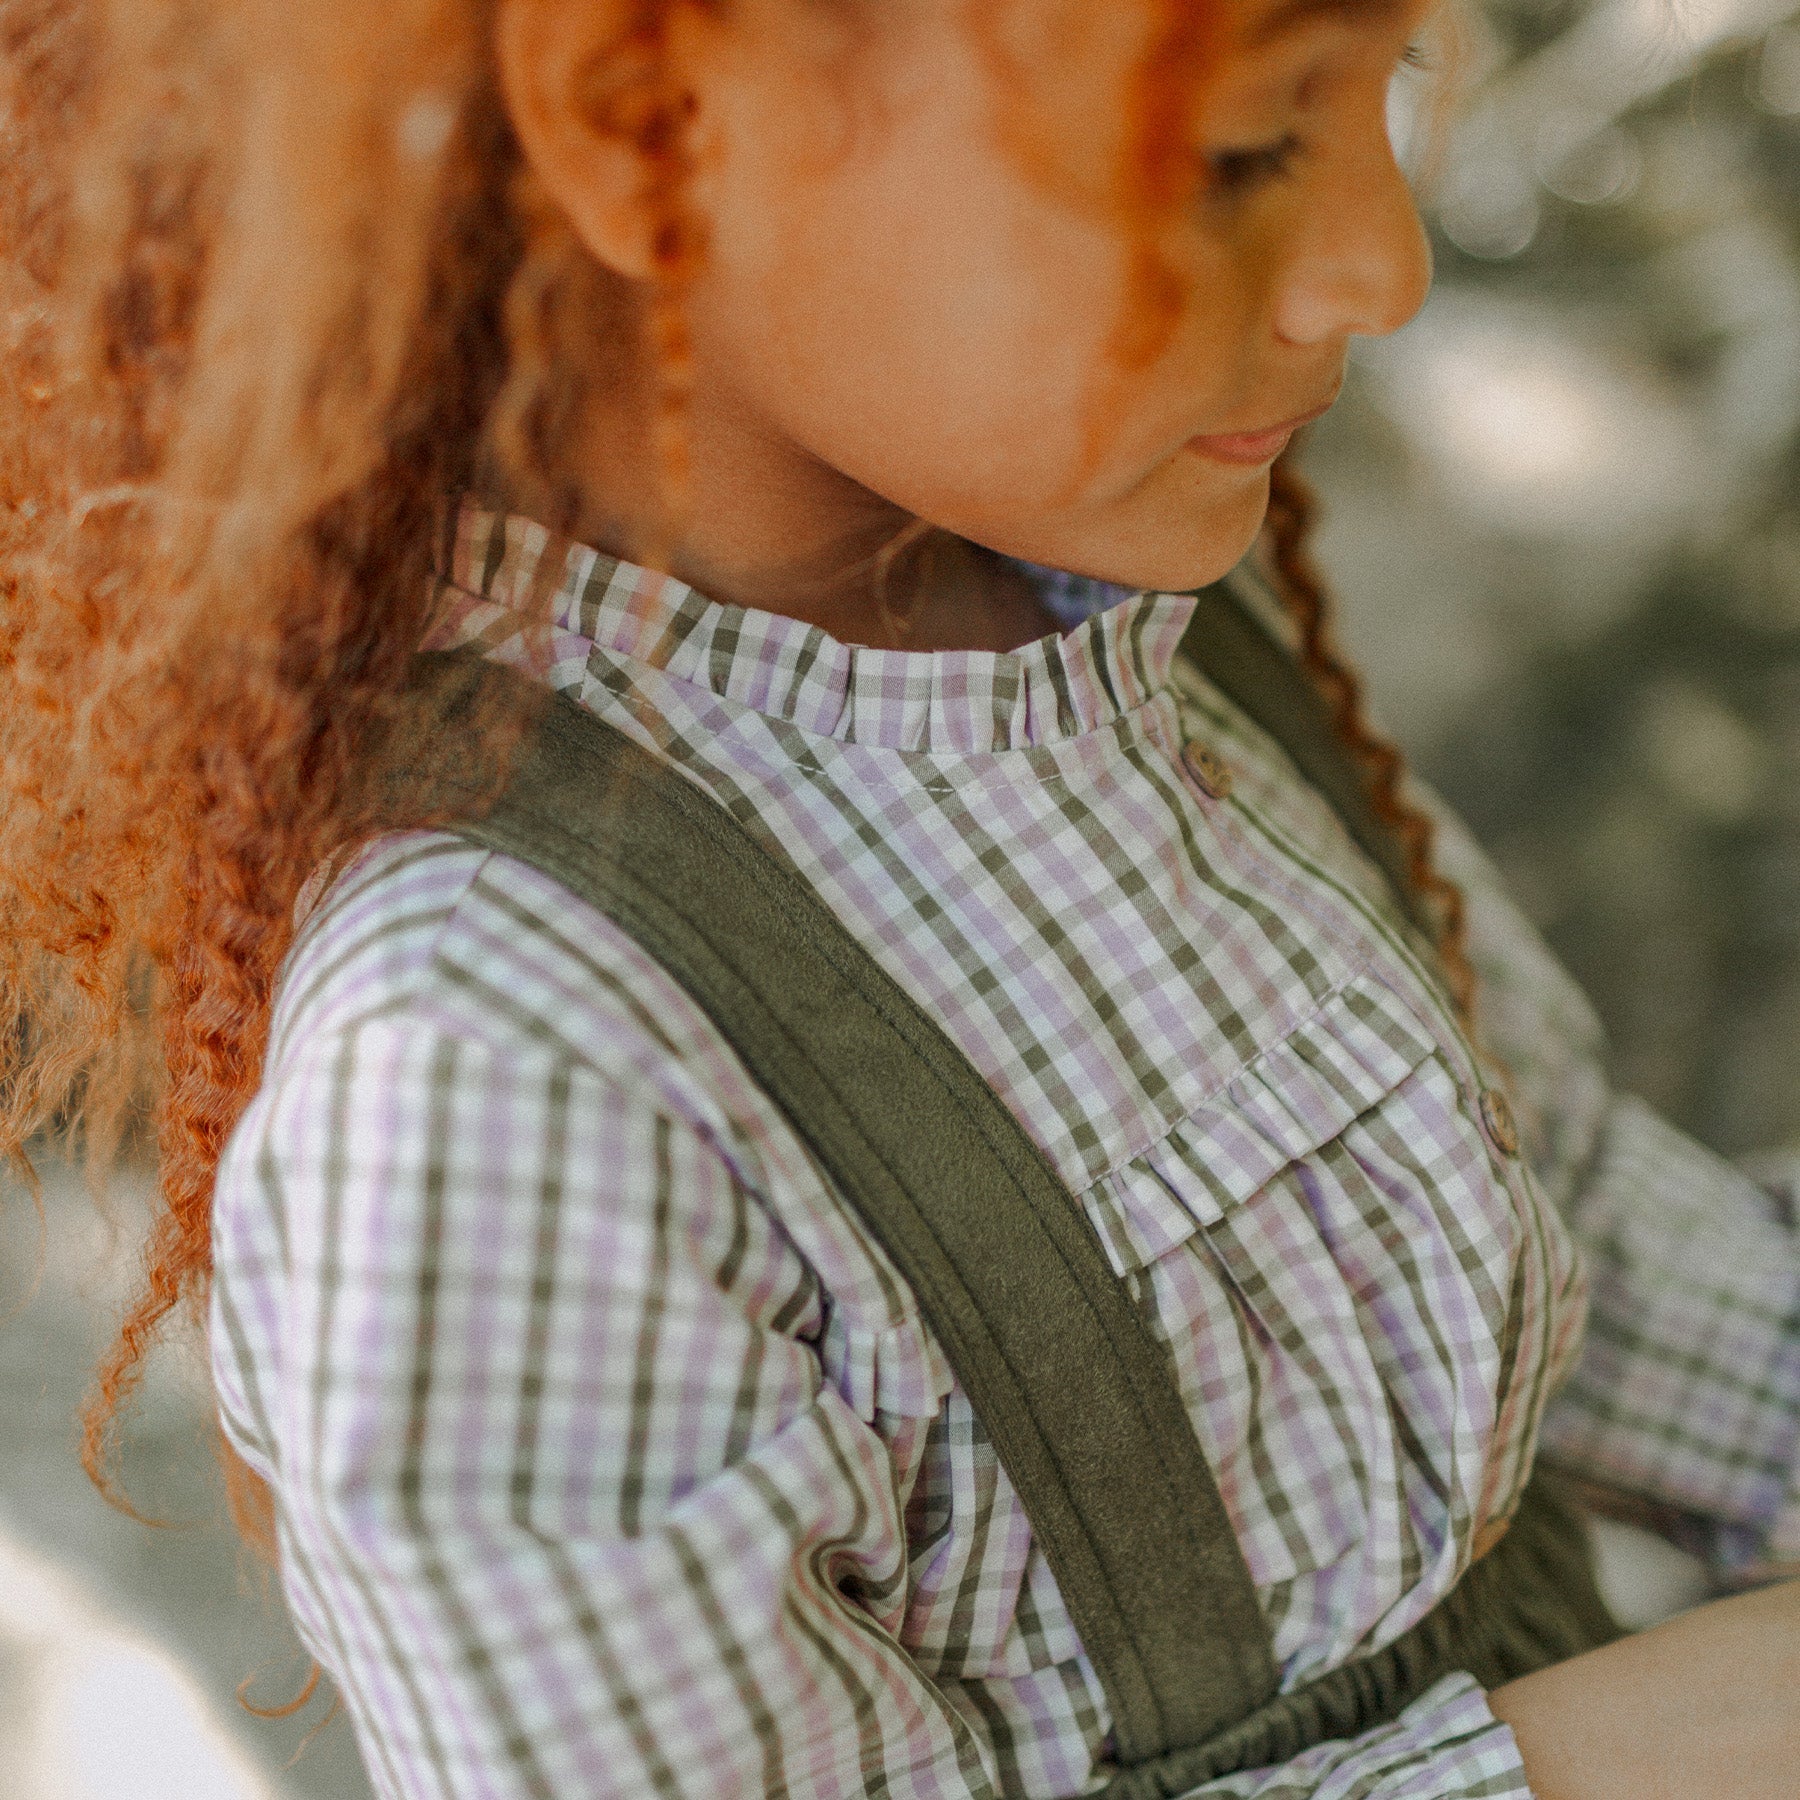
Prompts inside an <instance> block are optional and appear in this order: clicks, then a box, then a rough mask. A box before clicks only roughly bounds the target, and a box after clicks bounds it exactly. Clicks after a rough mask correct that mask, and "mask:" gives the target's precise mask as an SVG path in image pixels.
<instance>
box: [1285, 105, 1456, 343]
mask: <svg viewBox="0 0 1800 1800" xmlns="http://www.w3.org/2000/svg"><path fill="white" fill-rule="evenodd" d="M1333 173H1334V177H1335V178H1334V179H1331V180H1328V181H1326V182H1323V183H1321V184H1320V189H1319V192H1318V194H1317V197H1316V202H1315V204H1314V205H1313V206H1312V207H1311V208H1310V209H1309V212H1310V218H1309V223H1308V228H1307V229H1306V230H1305V232H1304V233H1303V234H1302V239H1301V243H1300V245H1299V247H1298V250H1297V253H1296V255H1295V256H1294V259H1293V261H1292V262H1291V263H1290V264H1289V266H1288V274H1287V280H1286V281H1285V282H1284V284H1283V286H1282V289H1281V292H1280V294H1279V295H1278V296H1277V301H1276V313H1275V330H1276V334H1277V335H1278V336H1280V337H1282V338H1284V339H1286V340H1287V341H1288V342H1289V343H1291V344H1296V345H1303V346H1311V345H1316V344H1322V343H1328V342H1330V341H1331V340H1333V339H1339V340H1341V339H1343V338H1345V337H1382V336H1385V335H1386V334H1387V333H1388V332H1390V331H1398V330H1399V329H1400V327H1401V326H1402V325H1404V324H1405V323H1406V322H1407V320H1408V319H1410V318H1411V317H1412V316H1413V314H1414V313H1416V312H1417V311H1418V310H1419V308H1420V307H1421V306H1422V305H1424V303H1425V295H1426V292H1427V290H1428V289H1429V288H1430V286H1431V246H1430V243H1429V242H1428V241H1427V239H1426V236H1425V227H1424V225H1423V224H1422V223H1421V222H1420V219H1419V212H1418V208H1417V207H1416V206H1415V205H1414V204H1413V197H1412V190H1411V189H1410V188H1409V187H1408V186H1407V183H1406V178H1405V176H1403V175H1402V174H1401V172H1400V169H1399V166H1398V164H1396V162H1395V161H1394V155H1393V151H1392V149H1391V148H1390V147H1389V144H1388V141H1387V136H1386V134H1385V132H1384V133H1382V134H1381V136H1380V139H1379V141H1378V142H1371V143H1369V144H1368V146H1367V148H1366V150H1365V151H1363V153H1361V154H1359V155H1350V156H1345V157H1343V158H1342V159H1341V160H1340V161H1339V162H1338V164H1337V167H1336V169H1335V170H1334V171H1333Z"/></svg>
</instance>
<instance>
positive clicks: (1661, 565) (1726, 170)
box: [0, 0, 1800, 1800]
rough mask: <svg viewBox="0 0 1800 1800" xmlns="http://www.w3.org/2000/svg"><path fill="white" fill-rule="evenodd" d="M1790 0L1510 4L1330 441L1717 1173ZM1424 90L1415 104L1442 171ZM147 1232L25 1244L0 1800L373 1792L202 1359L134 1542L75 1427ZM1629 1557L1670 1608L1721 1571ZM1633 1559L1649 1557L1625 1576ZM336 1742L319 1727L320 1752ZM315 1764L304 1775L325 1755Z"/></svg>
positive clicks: (1797, 572) (1782, 662)
mask: <svg viewBox="0 0 1800 1800" xmlns="http://www.w3.org/2000/svg"><path fill="white" fill-rule="evenodd" d="M1788 9H1789V7H1788V4H1787V3H1777V4H1773V5H1772V4H1769V3H1768V0H1602V3H1601V4H1598V5H1582V4H1579V3H1578V0H1577V3H1569V0H1494V3H1493V4H1490V5H1489V6H1488V7H1487V9H1486V10H1485V11H1483V12H1481V13H1479V14H1476V13H1470V14H1467V15H1465V19H1464V28H1463V36H1464V39H1465V46H1464V66H1463V69H1462V74H1461V80H1462V83H1463V99H1462V103H1461V110H1460V115H1459V118H1458V121H1457V122H1456V124H1455V125H1454V127H1453V130H1452V134H1451V137H1450V140H1449V144H1448V149H1447V152H1446V154H1445V155H1444V156H1443V157H1442V159H1441V166H1440V167H1439V169H1438V170H1437V172H1436V175H1435V177H1434V179H1433V183H1432V186H1431V190H1430V197H1429V202H1428V204H1429V208H1430V211H1431V214H1432V224H1433V230H1434V235H1435V237H1436V240H1437V250H1438V267H1439V277H1438V286H1437V290H1436V293H1435V295H1434V297H1433V298H1432V300H1431V302H1430V303H1429V305H1428V307H1427V308H1426V311H1425V312H1424V314H1423V315H1422V316H1421V318H1420V319H1419V320H1418V322H1417V323H1416V324H1415V325H1413V326H1412V327H1411V328H1409V329H1408V330H1407V331H1406V332H1404V333H1403V334H1401V335H1400V336H1399V337H1398V338H1396V339H1395V340H1393V341H1392V342H1391V343H1389V344H1386V345H1383V346H1381V347H1379V348H1378V349H1375V350H1371V351H1369V352H1368V353H1366V354H1364V355H1362V356H1361V357H1360V358H1359V359H1358V361H1357V364H1356V367H1355V371H1354V374H1353V378H1352V381H1351V383H1350V386H1349V388H1348V390H1347V392H1346V395H1345V399H1344V402H1343V404H1342V406H1341V407H1340V409H1339V411H1338V412H1337V413H1336V414H1334V415H1333V417H1332V418H1331V419H1330V420H1328V421H1327V422H1326V423H1325V425H1324V426H1322V427H1321V428H1320V429H1319V431H1318V433H1317V435H1316V437H1315V440H1314V442H1313V444H1312V445H1311V447H1310V450H1309V458H1310V465H1311V468H1312V471H1313V473H1314V475H1315V477H1316V478H1317V479H1318V480H1319V482H1320V483H1321V485H1322V487H1323V489H1324V491H1325V493H1326V496H1327V498H1328V500H1329V503H1330V516H1329V520H1328V524H1327V528H1326V531H1325V533H1324V536H1323V540H1322V543H1323V550H1324V554H1325V560H1326V562H1327V564H1328V566H1329V567H1330V569H1331V570H1332V571H1333V573H1334V575H1335V578H1336V581H1337V585H1338V587H1339V589H1340V592H1341V595H1342V599H1343V603H1344V608H1345V619H1346V630H1347V635H1348V636H1349V638H1350V639H1351V642H1352V644H1353V646H1354V647H1355V649H1356V650H1357V652H1358V653H1359V655H1360V656H1361V658H1362V660H1363V661H1364V663H1365V665H1366V667H1367V670H1368V673H1369V676H1370V680H1371V685H1372V687H1373V690H1374V693H1375V695H1376V698H1377V701H1378V703H1379V706H1380V708H1381V710H1382V712H1383V714H1384V715H1385V717H1386V719H1387V722H1388V723H1389V724H1390V725H1391V726H1392V728H1393V729H1394V730H1395V731H1396V733H1397V734H1398V735H1399V736H1400V738H1401V739H1402V740H1403V742H1404V743H1405V744H1406V745H1407V747H1408V748H1409V749H1410V750H1411V751H1412V753H1413V754H1414V756H1415V758H1416V759H1417V761H1418V763H1419V765H1420V766H1421V767H1422V768H1423V769H1424V770H1425V771H1426V772H1427V773H1428V774H1429V776H1430V777H1431V778H1432V779H1433V780H1434V781H1435V782H1436V783H1437V784H1438V785H1439V786H1440V787H1441V788H1442V789H1443V790H1444V791H1445V792H1446V793H1447V794H1448V795H1449V796H1450V797H1451V799H1452V800H1453V801H1454V802H1455V803H1456V804H1457V806H1458V807H1459V808H1460V809H1461V810H1462V811H1463V812H1464V813H1465V814H1466V815H1467V816H1468V818H1469V819H1470V820H1471V822H1472V823H1473V824H1474V825H1475V826H1476V828H1477V830H1478V831H1479V832H1480V833H1481V834H1482V836H1483V837H1484V838H1485V840H1486V841H1487V842H1488V844H1489V845H1490V847H1491V848H1492V849H1493V851H1494V853H1495V854H1496V855H1497V856H1498V857H1499V859H1500V861H1501V863H1502V865H1503V866H1504V868H1505V870H1506V871H1507V873H1508V875H1509V876H1510V877H1511V879H1512V881H1513V883H1514V885H1515V887H1516V889H1517V891H1518V892H1519V894H1520V895H1521V896H1522V897H1523V899H1524V901H1525V904H1526V905H1527V907H1528V909H1529V910H1530V911H1531V913H1532V914H1533V915H1534V916H1535V917H1536V918H1537V919H1538V920H1539V922H1540V923H1541V924H1542V925H1543V927H1544V928H1545V930H1546V931H1547V932H1548V933H1549V935H1550V937H1551V939H1552V941H1553V942H1554V943H1555V945H1556V947H1557V948H1558V950H1559V951H1560V952H1561V953H1562V955H1563V956H1564V958H1565V959H1566V960H1567V961H1568V962H1569V963H1570V964H1572V965H1573V967H1574V968H1575V969H1576V971H1577V972H1578V973H1579V974H1580V976H1581V977H1582V979H1583V981H1584V982H1585V983H1586V985H1587V986H1588V988H1589V990H1590V992H1591V993H1592V994H1593V995H1594V997H1595V999H1596V1000H1597V1002H1598V1003H1599V1005H1600V1008H1601V1010H1602V1012H1603V1014H1604V1016H1605V1018H1606V1020H1607V1022H1608V1024H1609V1026H1610V1027H1611V1030H1612V1033H1613V1038H1614V1042H1615V1047H1616V1052H1617V1065H1618V1069H1619V1071H1620V1075H1621V1078H1622V1080H1623V1081H1624V1082H1625V1083H1626V1084H1627V1085H1629V1086H1631V1087H1633V1088H1635V1089H1637V1090H1638V1091H1640V1092H1642V1093H1644V1094H1645V1095H1647V1096H1648V1097H1649V1098H1650V1099H1651V1100H1652V1101H1654V1102H1655V1103H1656V1104H1657V1105H1658V1106H1660V1107H1661V1108H1662V1109H1663V1110H1664V1111H1666V1112H1668V1113H1669V1114H1670V1115H1672V1116H1673V1117H1674V1118H1676V1119H1678V1120H1680V1121H1681V1122H1682V1123H1683V1124H1685V1125H1687V1126H1689V1127H1690V1128H1691V1129H1693V1130H1695V1131H1697V1132H1698V1133H1699V1134H1700V1135H1702V1136H1703V1137H1705V1138H1707V1139H1709V1140H1710V1141H1712V1142H1713V1143H1715V1144H1717V1145H1719V1146H1720V1147H1722V1148H1724V1149H1726V1150H1729V1151H1733V1152H1738V1151H1747V1150H1751V1149H1754V1148H1756V1147H1759V1146H1764V1145H1770V1144H1774V1143H1778V1142H1781V1141H1783V1140H1795V1139H1800V1081H1797V1080H1795V1079H1794V1074H1795V1069H1796V1060H1797V1059H1796V1055H1795V1051H1796V1047H1797V1046H1800V707H1797V706H1796V705H1795V702H1796V701H1797V700H1800V484H1797V483H1796V479H1795V477H1796V474H1797V473H1800V456H1797V453H1796V451H1797V435H1796V434H1797V428H1800V25H1796V24H1794V23H1791V22H1789V20H1788V18H1787V16H1786V15H1787V12H1788ZM1431 79H1432V78H1431V77H1430V76H1426V77H1423V78H1415V77H1408V78H1406V82H1407V84H1406V86H1405V87H1403V88H1402V89H1401V90H1399V91H1397V93H1396V99H1395V106H1394V124H1395V132H1396V136H1397V137H1399V138H1404V139H1409V140H1410V143H1411V147H1412V149H1413V151H1414V152H1415V153H1416V154H1418V155H1420V156H1421V157H1423V155H1424V153H1425V148H1426V145H1425V139H1426V138H1427V136H1428V135H1429V134H1428V132H1427V130H1426V125H1427V120H1426V118H1425V114H1426V112H1427V110H1428V93H1427V89H1428V87H1429V83H1430V81H1431ZM136 1238H137V1229H136V1220H135V1216H134V1213H133V1206H132V1202H131V1198H130V1196H129V1195H126V1196H122V1197H121V1198H120V1200H119V1201H118V1203H117V1206H116V1211H115V1218H114V1221H113V1223H112V1225H110V1226H109V1225H108V1223H107V1222H106V1221H105V1220H104V1219H102V1218H100V1217H98V1216H97V1215H96V1214H95V1213H94V1211H93V1209H92V1207H91V1205H90V1204H89V1202H88V1201H87V1199H86V1197H85V1196H84V1195H82V1194H81V1193H80V1192H79V1191H78V1190H76V1189H75V1188H74V1187H73V1186H72V1185H71V1184H69V1183H68V1182H66V1181H63V1182H57V1183H53V1184H52V1188H51V1192H50V1194H49V1195H48V1201H47V1212H46V1217H45V1224H44V1230H43V1233H42V1238H41V1252H42V1254H41V1267H42V1276H41V1279H40V1280H38V1282H37V1284H36V1286H35V1288H34V1287H33V1285H32V1280H33V1271H34V1269H37V1268H38V1267H39V1266H40V1233H39V1225H38V1220H37V1218H36V1216H35V1214H34V1213H33V1212H32V1210H31V1208H30V1206H29V1204H28V1203H27V1202H26V1201H24V1200H23V1199H21V1198H18V1197H16V1196H15V1197H11V1198H9V1199H8V1201H7V1203H6V1208H5V1211H4V1213H3V1214H0V1308H3V1309H6V1310H5V1312H4V1316H3V1317H0V1791H3V1792H4V1793H5V1794H6V1795H8V1796H9V1797H10V1800H165V1797H167V1800H176V1797H179V1800H358V1797H359V1796H366V1794H367V1788H366V1784H365V1783H364V1781H363V1778H362V1776H361V1774H360V1772H359V1770H358V1768H357V1765H356V1759H355V1755H354V1750H353V1747H352V1745H351V1743H350V1738H349V1733H348V1730H347V1728H346V1727H345V1725H344V1722H343V1720H342V1719H341V1717H340V1718H338V1719H336V1720H329V1719H327V1717H326V1714H327V1703H326V1702H323V1701H321V1702H317V1703H315V1704H314V1706H313V1707H312V1708H311V1709H309V1710H307V1711H306V1712H303V1713H302V1714H301V1715H300V1716H299V1717H298V1718H296V1719H293V1720H290V1721H286V1722H283V1723H279V1724H265V1723H262V1722H259V1721H257V1720H255V1719H252V1718H251V1717H250V1716H249V1715H248V1714H246V1713H245V1712H244V1711H243V1710H242V1709H241V1708H240V1707H239V1706H238V1705H237V1703H236V1700H235V1697H234V1695H235V1689H236V1687H237V1684H238V1682H239V1681H240V1680H241V1679H242V1678H243V1677H245V1676H247V1675H249V1676H254V1678H255V1687H254V1690H253V1691H254V1694H255V1696H256V1697H257V1698H258V1699H260V1700H262V1701H263V1702H265V1703H271V1704H272V1703H275V1702H278V1701H279V1700H281V1699H283V1698H286V1697H288V1696H290V1695H292V1694H293V1693H294V1692H296V1691H297V1690H298V1688H299V1686H300V1684H301V1681H302V1680H303V1678H304V1675H305V1667H306V1665H305V1660H304V1658H302V1657H300V1656H299V1655H298V1654H297V1651H296V1649H295V1646H294V1644H293V1640H292V1638H291V1636H289V1635H288V1634H287V1632H286V1629H285V1627H284V1625H283V1623H282V1621H281V1618H280V1615H279V1610H278V1609H277V1608H275V1607H273V1606H272V1605H271V1604H270V1603H269V1601H268V1599H267V1596H266V1593H265V1592H264V1591H263V1589H262V1586H261V1585H260V1583H259V1581H258V1578H257V1577H256V1574H255V1572H254V1570H251V1569H248V1568H247V1567H246V1566H245V1565H244V1563H243V1561H242V1559H241V1558H240V1557H239V1555H238V1554H237V1552H236V1550H235V1548H234V1546H233V1544H232V1542H231V1540H230V1538H229V1536H228V1534H226V1533H225V1532H224V1531H223V1530H222V1529H220V1527H219V1526H218V1524H217V1505H218V1503H217V1495H216V1493H214V1492H213V1491H212V1489H211V1488H210V1487H209V1485H208V1483H207V1481H206V1479H205V1472H206V1469H207V1467H208V1456H209V1452H208V1447H207V1440H206V1420H207V1416H208V1415H207V1408H208V1401H207V1395H206V1388H205V1382H204V1378H203V1373H202V1371H201V1369H200V1367H199V1364H198V1360H197V1357H196V1356H195V1355H194V1354H192V1353H191V1352H176V1353H172V1354H167V1355H165V1356H164V1357H163V1358H162V1359H161V1360H160V1362H159V1364H158V1366H157V1368H156V1369H155V1370H154V1371H153V1374H152V1378H151V1381H150V1384H149V1389H148V1392H147V1394H146V1396H145V1403H144V1406H143V1408H142V1409H141V1412H140V1414H139V1417H138V1423H137V1426H136V1429H135V1433H134V1437H133V1443H132V1449H131V1453H130V1457H129V1459H128V1462H127V1473H128V1476H129V1477H130V1479H131V1481H132V1483H133V1488H134V1492H136V1493H137V1494H138V1496H139V1498H140V1500H141V1501H142V1502H143V1503H144V1504H145V1505H146V1506H148V1507H150V1508H152V1509H154V1510H157V1511H159V1512H161V1513H163V1514H165V1515H167V1516H169V1517H171V1518H174V1519H176V1520H177V1521H182V1523H180V1524H179V1525H178V1526H177V1527H176V1528H173V1529H169V1530H163V1531H157V1532H150V1531H146V1530H145V1529H144V1528H143V1527H141V1526H139V1525H136V1524H134V1523H132V1522H131V1521H130V1520H127V1519H124V1518H122V1517H119V1516H118V1515H116V1514H114V1513H111V1512H109V1511H108V1510H107V1508H106V1507H105V1506H104V1505H103V1504H102V1503H101V1502H100V1501H99V1500H98V1499H97V1498H96V1497H95V1496H94V1495H93V1494H92V1492H91V1491H90V1490H89V1489H88V1487H87V1486H86V1484H85V1481H84V1479H83V1477H82V1476H81V1474H80V1472H79V1470H78V1468H77V1466H76V1464H75V1460H74V1455H73V1450H72V1437H71V1426H70V1420H71V1415H72V1413H73V1411H74V1408H75V1405H76V1403H77V1401H78V1399H79V1396H80V1392H81V1389H82V1385H83V1383H84V1381H85V1378H86V1373H87V1370H88V1369H89V1368H90V1367H91V1364H92V1360H93V1357H94V1356H95V1354H96V1353H97V1351H98V1348H99V1346H100V1344H101V1342H102V1341H103V1339H104V1337H105V1334H106V1331H107V1329H108V1320H109V1318H110V1315H111V1312H112V1310H113V1308H115V1307H116V1305H117V1303H118V1299H119V1296H120V1294H121V1292H122V1282H123V1280H124V1277H125V1271H126V1269H127V1267H128V1264H129V1258H130V1253H131V1248H132V1246H133V1245H134V1244H135V1242H136ZM1605 1548H1606V1551H1607V1554H1608V1555H1609V1557H1611V1558H1613V1559H1614V1560H1615V1562H1619V1565H1620V1566H1621V1567H1622V1568H1625V1569H1626V1570H1627V1574H1626V1575H1625V1577H1623V1579H1627V1580H1629V1581H1631V1582H1635V1584H1636V1590H1635V1591H1636V1593H1637V1596H1638V1601H1637V1604H1638V1607H1639V1610H1640V1611H1641V1612H1642V1613H1645V1614H1648V1613H1652V1612H1655V1611H1657V1610H1659V1609H1662V1608H1666V1607H1667V1606H1668V1605H1670V1604H1672V1603H1674V1602H1675V1601H1678V1600H1680V1599H1681V1598H1683V1597H1684V1596H1688V1595H1691V1592H1692V1585H1691V1584H1692V1571H1691V1570H1690V1569H1687V1568H1684V1567H1683V1566H1682V1565H1681V1564H1680V1563H1679V1562H1678V1561H1669V1560H1668V1559H1664V1560H1662V1561H1660V1562H1658V1561H1657V1560H1655V1559H1654V1558H1651V1557H1648V1556H1646V1555H1645V1554H1644V1553H1643V1552H1642V1549H1641V1547H1640V1548H1639V1549H1638V1550H1636V1551H1632V1550H1629V1549H1626V1550H1621V1549H1620V1545H1619V1542H1618V1540H1616V1539H1615V1538H1611V1537H1609V1539H1608V1540H1607V1544H1606V1546H1605ZM1621 1559H1622V1560H1621ZM309 1733H316V1735H313V1736H311V1737H310V1739H309ZM303 1746H304V1750H303V1753H302V1754H300V1755H299V1756H298V1760H295V1761H292V1763H291V1766H287V1765H288V1764H289V1763H290V1759H292V1758H294V1756H295V1753H296V1752H297V1751H301V1750H302V1747H303Z"/></svg>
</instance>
